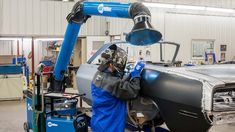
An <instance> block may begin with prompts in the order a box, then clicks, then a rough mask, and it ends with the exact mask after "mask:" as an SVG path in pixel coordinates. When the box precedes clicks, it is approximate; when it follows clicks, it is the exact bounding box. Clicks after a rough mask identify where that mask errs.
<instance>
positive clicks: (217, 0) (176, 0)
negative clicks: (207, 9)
mask: <svg viewBox="0 0 235 132" xmlns="http://www.w3.org/2000/svg"><path fill="white" fill-rule="evenodd" d="M139 1H141V2H143V1H146V2H159V3H170V4H185V5H200V6H212V7H223V8H234V7H235V1H234V0H139Z"/></svg>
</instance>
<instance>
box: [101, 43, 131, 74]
mask: <svg viewBox="0 0 235 132" xmlns="http://www.w3.org/2000/svg"><path fill="white" fill-rule="evenodd" d="M99 61H100V63H101V64H100V66H99V67H98V70H99V71H101V72H104V71H105V70H107V68H108V67H109V65H110V64H112V65H113V66H114V69H115V72H116V73H118V74H121V75H123V73H124V70H125V66H126V62H127V53H126V51H125V50H123V49H121V48H119V47H117V46H116V45H115V44H113V45H111V46H109V48H107V49H106V50H105V51H104V52H103V53H102V54H101V57H100V59H99Z"/></svg>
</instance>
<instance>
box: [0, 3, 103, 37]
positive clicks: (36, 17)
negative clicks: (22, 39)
mask: <svg viewBox="0 0 235 132" xmlns="http://www.w3.org/2000/svg"><path fill="white" fill-rule="evenodd" d="M76 1H77V0H76ZM74 4H75V2H59V1H43V0H0V34H1V35H8V36H10V35H14V36H18V35H20V36H22V35H24V36H32V35H34V36H35V35H36V36H47V35H50V36H58V35H63V34H64V32H65V29H66V25H67V20H66V16H67V15H68V14H69V13H70V11H71V9H72V7H73V5H74ZM106 27H107V26H106V23H105V18H104V17H97V16H93V17H92V18H91V19H89V20H88V21H87V23H86V24H84V25H83V27H82V29H81V31H80V34H81V35H104V34H105V30H106ZM91 29H94V30H91Z"/></svg>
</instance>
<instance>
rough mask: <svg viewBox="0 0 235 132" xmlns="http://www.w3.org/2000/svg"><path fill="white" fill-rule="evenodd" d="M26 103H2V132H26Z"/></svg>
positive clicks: (214, 131) (224, 128) (220, 129)
mask: <svg viewBox="0 0 235 132" xmlns="http://www.w3.org/2000/svg"><path fill="white" fill-rule="evenodd" d="M25 121H26V111H25V103H24V101H0V132H24V129H23V123H24V122H25ZM210 132H235V124H228V125H221V126H214V127H212V128H211V130H210Z"/></svg>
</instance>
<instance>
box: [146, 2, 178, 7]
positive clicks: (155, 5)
mask: <svg viewBox="0 0 235 132" xmlns="http://www.w3.org/2000/svg"><path fill="white" fill-rule="evenodd" d="M143 4H144V5H145V6H148V7H159V8H175V5H173V4H161V3H149V2H144V3H143Z"/></svg>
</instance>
